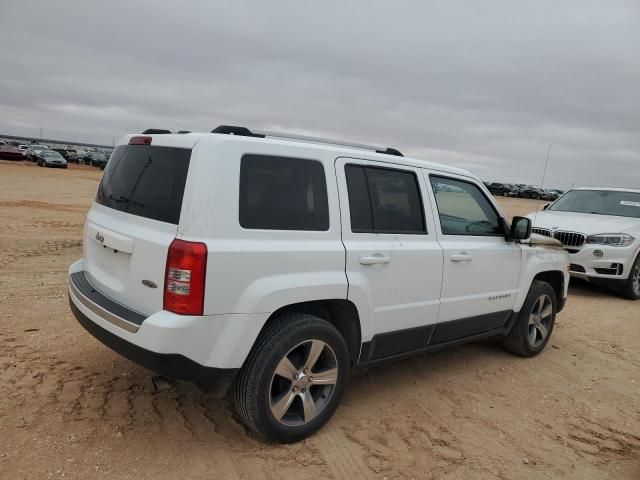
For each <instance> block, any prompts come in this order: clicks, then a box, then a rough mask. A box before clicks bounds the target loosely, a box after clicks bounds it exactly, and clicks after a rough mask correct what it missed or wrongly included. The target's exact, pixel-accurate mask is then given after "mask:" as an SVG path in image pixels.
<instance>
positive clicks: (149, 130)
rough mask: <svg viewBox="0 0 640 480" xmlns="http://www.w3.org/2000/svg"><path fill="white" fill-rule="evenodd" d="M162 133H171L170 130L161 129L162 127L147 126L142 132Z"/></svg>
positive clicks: (149, 133)
mask: <svg viewBox="0 0 640 480" xmlns="http://www.w3.org/2000/svg"><path fill="white" fill-rule="evenodd" d="M164 133H171V130H163V129H162V128H147V129H146V130H145V131H144V132H142V134H143V135H160V134H164Z"/></svg>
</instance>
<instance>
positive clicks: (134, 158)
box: [96, 145, 191, 225]
mask: <svg viewBox="0 0 640 480" xmlns="http://www.w3.org/2000/svg"><path fill="white" fill-rule="evenodd" d="M190 157H191V150H190V149H186V148H172V147H154V146H148V145H120V146H119V147H117V148H116V149H115V150H114V151H113V153H112V154H111V158H110V159H109V163H107V167H106V169H105V171H104V175H103V176H102V181H101V182H100V186H99V187H98V193H97V194H96V202H98V203H99V204H101V205H104V206H105V207H109V208H113V209H114V210H119V211H121V212H127V213H129V214H131V215H138V216H140V217H145V218H150V219H152V220H159V221H161V222H166V223H173V224H175V225H177V224H178V221H179V220H180V209H181V208H182V197H183V195H184V184H185V182H186V180H187V172H188V171H189V158H190Z"/></svg>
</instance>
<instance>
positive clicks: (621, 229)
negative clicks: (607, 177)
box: [529, 188, 640, 300]
mask: <svg viewBox="0 0 640 480" xmlns="http://www.w3.org/2000/svg"><path fill="white" fill-rule="evenodd" d="M529 217H530V218H532V219H534V221H535V225H534V229H533V231H534V232H535V233H538V234H541V235H546V236H548V237H553V238H556V239H558V240H560V241H561V242H562V243H563V245H564V247H565V248H566V249H567V251H568V252H569V254H570V255H569V258H570V261H571V266H570V269H571V275H572V276H574V277H578V278H582V279H585V280H588V281H590V282H592V283H594V284H598V285H602V286H605V287H609V288H612V289H615V290H617V291H618V292H620V293H621V294H622V295H623V296H624V297H626V298H630V299H634V300H636V299H639V298H640V254H639V252H640V190H632V189H613V188H576V189H573V190H570V191H569V192H567V193H566V194H564V195H563V196H562V197H560V198H559V199H558V200H557V201H555V202H554V203H552V204H550V205H546V206H545V210H544V211H543V212H538V213H537V214H531V215H529Z"/></svg>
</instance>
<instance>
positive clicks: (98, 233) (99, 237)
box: [96, 232, 104, 243]
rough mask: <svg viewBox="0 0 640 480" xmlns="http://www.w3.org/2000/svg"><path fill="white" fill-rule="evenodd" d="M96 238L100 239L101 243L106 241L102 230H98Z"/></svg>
mask: <svg viewBox="0 0 640 480" xmlns="http://www.w3.org/2000/svg"><path fill="white" fill-rule="evenodd" d="M96 240H97V241H99V242H100V243H104V237H103V236H102V234H101V233H100V232H96Z"/></svg>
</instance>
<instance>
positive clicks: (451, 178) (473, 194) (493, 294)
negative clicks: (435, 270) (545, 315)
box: [425, 171, 522, 343]
mask: <svg viewBox="0 0 640 480" xmlns="http://www.w3.org/2000/svg"><path fill="white" fill-rule="evenodd" d="M425 178H426V180H427V181H428V182H429V185H430V186H431V193H432V194H433V196H434V201H435V204H436V209H437V215H438V218H439V222H438V223H439V225H438V226H437V228H438V236H439V242H440V245H442V248H443V251H444V272H443V280H442V296H441V305H440V313H439V315H438V326H437V327H436V329H435V332H434V334H433V338H432V340H431V343H442V342H447V341H451V340H456V339H458V338H462V337H465V336H469V335H474V334H477V333H482V332H485V331H488V330H492V329H494V328H498V327H501V326H503V325H504V324H505V322H506V321H507V319H508V316H509V314H510V312H511V310H512V308H513V305H514V303H515V300H516V294H517V292H518V280H519V278H520V267H521V262H522V250H521V248H520V246H519V245H517V244H515V243H514V242H507V241H506V240H505V237H504V233H503V231H502V227H501V225H500V221H499V218H500V217H501V214H500V212H499V211H498V210H497V208H496V207H495V205H494V203H493V202H492V201H491V200H490V199H489V197H488V196H487V194H486V193H485V190H484V189H482V188H481V187H480V185H479V183H478V182H476V181H474V180H472V179H470V178H468V177H463V176H457V175H450V174H436V173H429V172H426V171H425Z"/></svg>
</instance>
